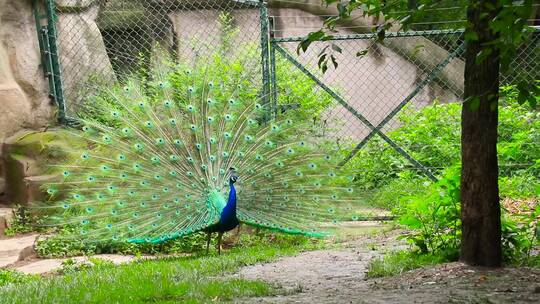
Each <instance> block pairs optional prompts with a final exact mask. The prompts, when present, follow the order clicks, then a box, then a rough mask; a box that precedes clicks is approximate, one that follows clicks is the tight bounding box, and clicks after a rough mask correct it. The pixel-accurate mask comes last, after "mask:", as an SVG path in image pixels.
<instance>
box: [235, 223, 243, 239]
mask: <svg viewBox="0 0 540 304" xmlns="http://www.w3.org/2000/svg"><path fill="white" fill-rule="evenodd" d="M240 228H242V223H240V224H238V228H236V242H238V241H239V240H240Z"/></svg>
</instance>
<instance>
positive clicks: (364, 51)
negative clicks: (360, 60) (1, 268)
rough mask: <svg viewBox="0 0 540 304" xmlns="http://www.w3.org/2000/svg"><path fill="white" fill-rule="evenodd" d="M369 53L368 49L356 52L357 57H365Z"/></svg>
mask: <svg viewBox="0 0 540 304" xmlns="http://www.w3.org/2000/svg"><path fill="white" fill-rule="evenodd" d="M367 53H368V50H363V51H359V52H356V57H364V56H366V54H367Z"/></svg>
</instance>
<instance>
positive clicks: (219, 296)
mask: <svg viewBox="0 0 540 304" xmlns="http://www.w3.org/2000/svg"><path fill="white" fill-rule="evenodd" d="M250 241H251V240H247V241H245V242H243V246H242V247H238V248H234V249H230V250H228V251H226V252H225V253H224V254H222V255H221V256H217V255H215V254H213V255H212V254H211V255H208V256H207V255H194V256H190V257H178V258H167V259H161V260H144V261H139V262H135V263H132V264H128V265H120V266H111V265H107V264H103V265H101V266H98V267H92V268H87V269H86V268H85V269H82V270H80V271H74V272H67V273H66V274H65V275H62V276H53V277H46V278H43V279H38V280H29V281H27V282H22V283H18V284H9V285H6V286H4V287H0V294H2V296H1V297H0V303H10V304H15V303H179V302H181V303H208V302H217V303H221V302H228V301H231V300H232V299H234V298H239V297H255V296H267V295H273V294H276V293H279V292H280V290H279V288H278V287H276V286H272V285H270V284H268V283H265V282H262V281H253V280H244V279H240V278H234V277H231V276H229V275H228V274H231V273H233V272H235V271H236V270H238V269H239V268H240V267H242V266H246V265H252V264H255V263H260V262H269V261H272V260H275V259H276V258H278V257H280V256H284V255H294V254H297V253H299V252H300V251H302V250H308V249H314V248H319V247H320V246H321V242H313V241H312V240H310V239H306V238H301V237H289V236H276V237H275V238H274V239H272V240H271V241H264V242H259V243H258V244H256V245H253V246H251V244H249V242H250ZM245 246H250V247H245Z"/></svg>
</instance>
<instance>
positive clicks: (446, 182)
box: [394, 167, 461, 260]
mask: <svg viewBox="0 0 540 304" xmlns="http://www.w3.org/2000/svg"><path fill="white" fill-rule="evenodd" d="M459 169H460V168H459V167H455V168H450V169H449V170H447V172H445V174H444V177H443V178H442V179H441V180H439V181H438V182H437V183H436V184H435V185H433V186H431V187H429V189H428V191H426V193H422V194H420V195H415V196H411V197H409V198H405V200H404V203H402V205H401V206H400V207H398V208H397V210H395V211H394V212H396V213H397V214H400V215H401V216H400V218H399V223H400V224H402V225H405V226H407V228H409V229H410V232H408V234H406V235H404V238H405V239H407V240H408V241H409V242H410V243H412V244H414V245H415V246H416V248H418V249H419V250H420V252H421V253H424V254H426V253H432V254H440V255H442V256H444V257H445V258H446V259H449V260H455V259H457V257H458V251H459V240H460V237H461V229H460V228H461V221H460V198H459V196H460V191H459V190H460V188H459V184H460V175H459Z"/></svg>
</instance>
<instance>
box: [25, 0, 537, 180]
mask: <svg viewBox="0 0 540 304" xmlns="http://www.w3.org/2000/svg"><path fill="white" fill-rule="evenodd" d="M35 1H37V0H35ZM37 2H38V1H37ZM45 4H46V5H45V11H47V12H48V15H49V24H48V27H46V28H45V29H44V33H45V34H44V35H41V36H40V37H41V41H40V42H41V44H45V45H44V47H45V49H47V47H46V46H47V44H48V42H50V44H51V45H52V46H53V49H51V52H49V53H48V54H49V55H50V56H52V61H51V62H52V64H51V67H50V69H49V71H51V72H52V76H53V77H55V79H56V80H55V81H52V82H53V86H52V87H51V91H52V92H53V93H54V95H55V98H57V100H60V101H61V100H63V101H65V102H64V103H65V105H66V113H67V115H68V116H77V109H78V108H79V107H81V106H83V105H85V104H87V105H88V103H89V102H91V100H92V99H91V98H90V97H91V96H92V95H93V94H94V93H95V91H96V90H97V88H99V87H103V86H106V85H107V84H111V83H117V82H120V83H121V82H122V81H125V80H126V79H127V78H129V77H132V76H133V75H136V76H143V77H144V76H145V73H148V70H149V69H151V68H152V61H153V60H155V58H158V57H159V58H160V57H163V56H165V57H166V58H168V59H169V60H171V61H172V62H195V61H197V60H199V59H201V58H209V57H214V58H235V60H237V61H240V62H241V65H242V68H243V69H244V70H246V71H247V72H246V74H250V75H252V76H251V79H252V80H253V82H254V83H255V84H256V85H257V86H258V87H259V91H260V92H259V96H262V97H265V98H268V100H269V101H270V100H272V103H273V105H274V109H273V110H274V111H275V112H276V113H277V114H278V115H279V113H280V112H282V111H289V110H294V109H297V108H299V107H301V108H302V111H300V112H301V113H302V115H304V117H303V118H304V119H309V120H313V126H314V128H315V129H316V131H317V132H318V135H320V136H324V137H326V138H332V139H335V142H336V145H337V146H339V148H341V150H342V151H343V164H351V163H352V165H351V166H356V169H357V170H361V167H362V166H363V165H365V164H357V163H355V162H359V161H360V162H362V161H365V160H366V159H370V161H371V162H372V164H371V165H372V166H379V165H378V163H381V164H382V165H380V168H379V170H380V171H381V172H384V174H387V175H399V174H401V173H402V172H403V171H404V169H406V168H412V169H414V170H416V171H418V172H422V173H423V175H424V176H427V177H428V178H430V179H432V180H435V179H436V177H435V176H437V175H439V174H440V172H441V171H440V170H441V169H443V168H444V167H445V166H443V165H442V164H445V163H446V164H448V163H455V162H459V130H460V116H459V108H458V107H459V101H460V100H461V99H462V95H463V75H464V60H463V52H464V41H463V31H462V30H430V31H415V32H402V33H393V32H388V33H386V37H385V39H384V40H382V41H377V39H375V38H376V36H377V35H376V34H357V33H355V32H353V31H352V30H350V29H347V28H344V29H342V30H340V31H339V33H336V34H335V35H334V38H333V39H332V40H331V41H325V42H316V43H313V44H312V45H311V46H310V48H309V49H308V50H307V52H305V53H304V52H300V53H297V47H298V43H299V42H300V41H301V40H302V39H303V37H305V36H306V35H307V34H308V33H309V32H310V31H313V30H316V29H317V28H320V27H321V26H322V21H323V18H322V17H324V16H316V15H309V14H307V13H306V12H302V13H299V11H298V12H295V11H294V10H283V11H281V13H280V14H281V15H279V16H277V15H274V14H270V16H267V8H266V6H265V3H264V2H262V1H249V0H231V1H180V0H130V1H128V0H95V1H68V0H64V1H60V0H56V1H54V0H45ZM54 4H56V7H55V6H54ZM291 13H292V15H287V14H291ZM313 20H315V21H313ZM51 23H54V25H55V27H54V26H51ZM306 23H309V24H306ZM55 31H57V32H55ZM54 38H56V39H54ZM51 39H52V40H51ZM539 43H540V34H539V32H538V31H536V32H534V33H531V39H530V40H529V41H528V42H527V43H526V44H525V45H523V46H522V47H520V48H519V49H518V54H517V55H516V57H515V60H514V61H513V62H512V63H511V64H510V69H509V70H507V71H505V72H504V74H503V83H505V84H515V83H518V82H521V81H525V82H528V83H533V82H534V81H537V80H538V79H539V78H540V75H539V73H540V72H539V71H540V69H539V67H538V64H539V62H540V52H539V49H540V48H539ZM54 45H57V46H58V50H57V52H55V50H54ZM323 50H326V51H327V52H329V53H331V54H333V55H334V57H335V59H336V64H337V68H333V63H331V62H330V63H329V66H330V68H329V69H328V70H327V71H326V72H325V73H322V72H321V70H320V67H319V65H320V54H321V51H323ZM46 54H47V53H46ZM54 56H57V57H54ZM45 57H46V56H45ZM55 59H56V61H57V64H58V66H57V67H54V61H55ZM57 82H59V83H57ZM55 83H56V84H57V85H56V86H54V84H55ZM90 106H91V104H90ZM456 138H457V140H458V141H456ZM536 140H537V139H530V140H528V144H530V145H531V146H532V145H535V144H539V142H537V141H536ZM445 141H446V142H445ZM448 141H452V143H451V145H450V146H449V145H448ZM443 142H444V143H443ZM382 158H384V159H382ZM520 165H531V163H527V164H519V163H515V162H514V163H513V162H512V161H511V159H510V158H509V160H503V161H502V163H501V166H502V167H503V168H504V167H505V166H508V167H517V168H521V167H519V166H520Z"/></svg>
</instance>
